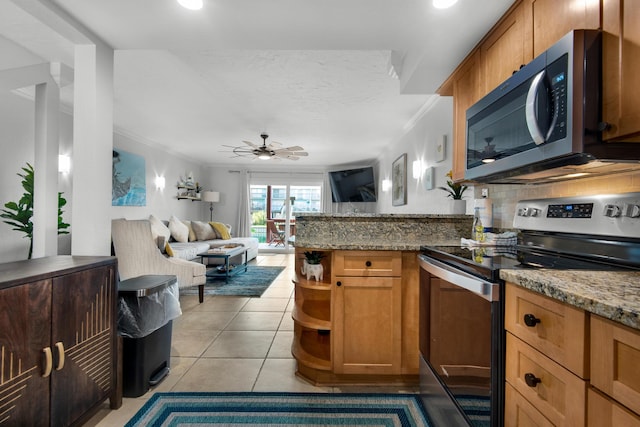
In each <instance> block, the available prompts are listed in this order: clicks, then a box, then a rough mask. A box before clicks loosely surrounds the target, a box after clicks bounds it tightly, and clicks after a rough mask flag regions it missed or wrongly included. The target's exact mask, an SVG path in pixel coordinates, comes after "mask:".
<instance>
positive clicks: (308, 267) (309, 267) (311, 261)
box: [300, 251, 324, 282]
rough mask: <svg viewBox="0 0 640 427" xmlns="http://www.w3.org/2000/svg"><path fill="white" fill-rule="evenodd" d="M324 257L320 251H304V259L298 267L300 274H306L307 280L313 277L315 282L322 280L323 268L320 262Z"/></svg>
mask: <svg viewBox="0 0 640 427" xmlns="http://www.w3.org/2000/svg"><path fill="white" fill-rule="evenodd" d="M322 258H324V254H323V253H322V252H320V251H306V252H305V253H304V261H303V264H302V268H301V269H300V270H301V272H302V274H305V275H306V276H307V280H310V279H311V277H315V279H316V282H319V281H321V280H322V277H323V272H324V269H323V267H322V264H321V263H320V262H321V261H322Z"/></svg>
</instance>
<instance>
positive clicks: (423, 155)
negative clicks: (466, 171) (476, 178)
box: [377, 97, 473, 214]
mask: <svg viewBox="0 0 640 427" xmlns="http://www.w3.org/2000/svg"><path fill="white" fill-rule="evenodd" d="M452 134H453V100H452V98H451V97H438V98H437V99H436V100H435V102H434V103H433V104H432V105H431V106H430V108H429V109H428V110H427V111H426V112H425V113H424V114H423V115H422V117H421V118H420V119H418V121H417V122H416V124H415V125H414V126H413V128H411V129H410V130H408V131H407V133H406V134H405V135H404V136H402V137H401V138H399V140H397V141H395V142H393V143H390V144H389V146H388V147H387V149H386V150H385V151H384V152H383V153H382V154H381V155H380V156H379V157H378V161H379V165H378V168H379V169H378V171H379V176H378V206H377V212H379V213H420V214H448V213H450V204H449V201H450V200H451V199H450V198H448V197H447V193H446V192H445V191H443V190H441V189H439V188H438V187H441V186H442V187H445V186H446V182H447V177H446V174H447V172H449V170H451V166H452V150H453V148H452V143H453V137H452ZM443 135H444V136H446V147H445V159H444V160H443V161H442V162H436V146H437V144H438V141H439V140H440V139H441V138H442V136H443ZM403 153H406V154H407V204H406V205H402V206H393V205H392V197H391V190H389V191H386V192H385V191H382V180H384V179H389V180H391V168H392V164H393V162H394V161H395V160H396V159H397V158H398V157H399V156H400V155H402V154H403ZM414 160H422V161H423V162H425V163H426V166H427V167H433V168H434V174H433V175H434V188H433V189H432V190H426V189H425V188H424V182H423V180H422V179H420V180H416V179H414V178H413V176H412V165H413V162H414ZM463 198H464V199H466V200H467V213H471V212H472V205H473V201H472V200H473V188H469V189H468V190H467V191H466V192H465V193H464V197H463Z"/></svg>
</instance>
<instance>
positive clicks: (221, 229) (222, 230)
mask: <svg viewBox="0 0 640 427" xmlns="http://www.w3.org/2000/svg"><path fill="white" fill-rule="evenodd" d="M209 224H210V225H211V227H213V229H214V230H216V233H217V234H218V235H219V236H220V238H221V239H223V240H228V239H230V238H231V234H229V229H228V228H227V226H226V225H224V224H223V223H221V222H210V223H209Z"/></svg>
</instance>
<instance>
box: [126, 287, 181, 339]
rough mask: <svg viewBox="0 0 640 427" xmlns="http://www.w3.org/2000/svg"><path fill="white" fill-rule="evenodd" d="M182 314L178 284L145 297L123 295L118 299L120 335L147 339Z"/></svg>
mask: <svg viewBox="0 0 640 427" xmlns="http://www.w3.org/2000/svg"><path fill="white" fill-rule="evenodd" d="M181 314H182V310H181V309H180V300H179V289H178V284H177V283H173V284H172V285H169V286H167V287H166V288H164V289H162V290H161V291H159V292H155V293H152V294H150V295H147V296H144V297H137V296H135V295H123V296H120V297H119V298H118V333H119V334H120V335H121V336H123V337H127V338H142V337H146V336H147V335H149V334H150V333H152V332H154V331H156V330H158V329H160V328H161V327H163V326H164V325H166V324H167V323H168V322H169V321H170V320H173V319H175V318H176V317H178V316H180V315H181Z"/></svg>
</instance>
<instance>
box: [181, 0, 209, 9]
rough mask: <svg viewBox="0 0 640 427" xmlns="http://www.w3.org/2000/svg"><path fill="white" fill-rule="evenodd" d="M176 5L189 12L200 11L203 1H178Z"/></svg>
mask: <svg viewBox="0 0 640 427" xmlns="http://www.w3.org/2000/svg"><path fill="white" fill-rule="evenodd" d="M178 3H179V4H180V6H182V7H184V8H185V9H189V10H200V9H202V7H203V6H204V3H203V0H178Z"/></svg>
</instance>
